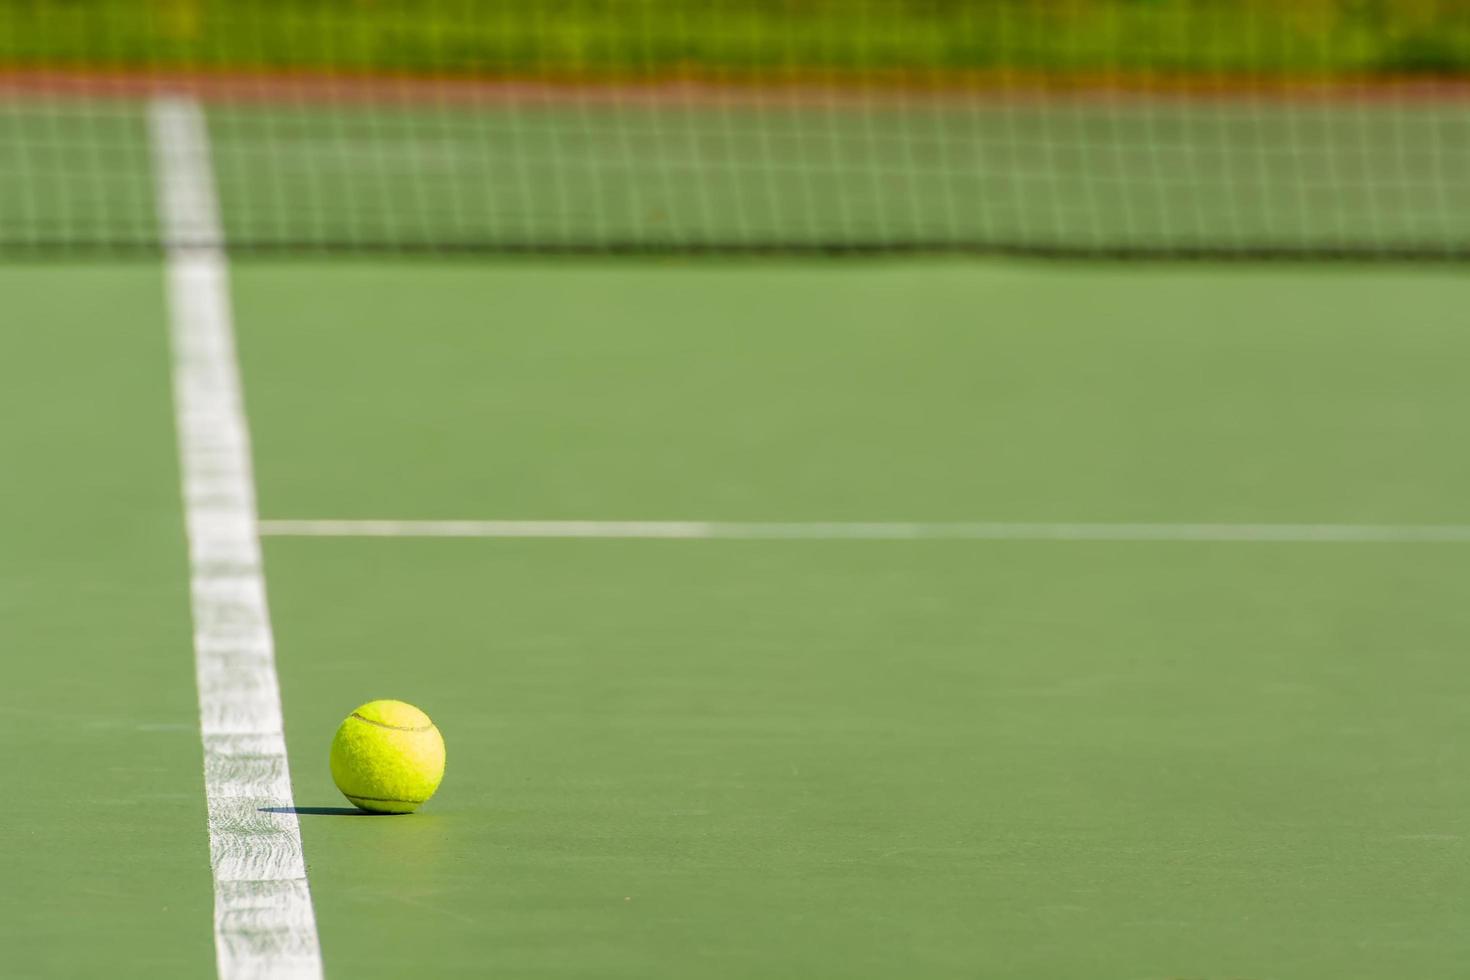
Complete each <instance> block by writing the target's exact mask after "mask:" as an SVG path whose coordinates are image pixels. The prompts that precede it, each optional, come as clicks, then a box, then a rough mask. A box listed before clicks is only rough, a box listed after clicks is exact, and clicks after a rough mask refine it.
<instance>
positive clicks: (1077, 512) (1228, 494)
mask: <svg viewBox="0 0 1470 980" xmlns="http://www.w3.org/2000/svg"><path fill="white" fill-rule="evenodd" d="M232 272H233V275H234V286H233V300H234V306H235V310H236V315H237V331H238V334H239V341H240V347H241V357H242V367H243V377H244V382H245V389H246V399H247V407H248V412H249V418H250V422H251V425H252V429H253V435H254V440H255V464H256V470H257V474H256V475H257V480H258V486H259V491H260V509H261V514H262V516H264V517H267V518H277V519H332V518H340V519H368V518H393V519H454V518H464V519H527V520H530V519H550V520H574V519H587V520H619V519H623V520H639V519H646V520H685V519H692V520H731V521H737V520H790V521H817V520H915V521H957V520H996V521H1096V522H1113V521H1141V522H1189V521H1216V522H1241V523H1256V522H1265V523H1274V522H1288V523H1295V522H1339V523H1357V522H1362V523H1391V524H1418V523H1430V524H1440V523H1447V524H1463V523H1467V522H1470V509H1467V507H1466V504H1465V501H1466V500H1467V499H1470V466H1467V464H1466V463H1465V461H1464V459H1463V454H1462V453H1458V452H1457V451H1456V447H1457V446H1459V445H1460V444H1462V443H1463V442H1464V432H1463V431H1462V430H1463V422H1462V420H1463V419H1464V418H1466V417H1467V411H1470V404H1467V401H1470V395H1467V394H1466V391H1465V389H1464V386H1463V384H1462V383H1461V378H1460V375H1461V373H1462V372H1460V371H1459V370H1458V367H1457V365H1458V364H1460V363H1463V362H1464V359H1465V357H1466V356H1467V355H1470V338H1467V336H1466V335H1465V334H1464V332H1463V331H1462V330H1461V329H1460V327H1459V321H1460V319H1461V318H1462V317H1461V311H1462V310H1463V309H1464V308H1465V304H1466V302H1467V300H1470V281H1467V280H1466V279H1465V278H1464V276H1463V275H1462V274H1460V273H1459V272H1457V271H1454V270H1443V271H1430V272H1423V271H1409V270H1391V269H1357V268H1351V267H1331V268H1316V267H1296V268H1293V269H1289V270H1283V269H1279V268H1269V267H1252V266H1234V267H1230V268H1202V267H1196V268H1179V267H1158V268H1148V267H1137V266H1131V267H1095V266H1077V265H1028V264H1012V263H934V262H921V263H867V264H839V265H834V264H820V263H785V264H775V263H733V264H714V263H673V262H661V263H638V262H614V263H601V264H598V263H572V264H543V263H533V262H503V263H485V262H475V263H469V262H467V263H463V264H448V265H444V264H437V265H436V264H430V263H426V262H415V261H402V262H376V263H369V262H357V261H314V262H305V263H302V262H295V263H289V264H273V263H262V262H256V261H245V262H237V263H235V264H234V266H233V269H232ZM0 294H3V295H4V296H6V298H7V317H8V318H9V320H10V321H11V322H12V324H13V325H14V328H13V329H10V330H6V331H0V403H3V407H4V409H5V417H6V418H8V419H9V420H10V422H9V424H7V425H5V426H3V427H0V438H3V451H4V456H5V460H6V465H5V466H4V467H3V469H0V480H3V483H0V486H3V489H4V492H5V497H6V499H8V500H10V501H12V502H13V508H14V509H13V514H14V516H15V519H14V520H13V521H12V525H13V527H14V533H13V535H12V536H11V538H10V544H9V545H8V546H7V547H6V548H4V549H0V594H3V595H4V597H5V608H6V617H5V620H6V622H7V624H8V630H7V634H6V641H7V645H8V646H9V647H10V649H11V650H12V651H13V653H14V656H12V657H11V659H10V661H9V662H10V663H11V665H12V678H11V683H9V684H7V685H6V686H5V689H4V690H3V691H0V713H3V715H4V717H5V718H6V720H7V722H8V724H7V731H9V732H10V735H9V736H8V738H7V747H6V749H5V750H4V758H5V760H6V763H7V768H8V769H9V770H10V771H11V772H12V773H14V774H15V775H14V780H15V783H16V785H17V786H18V787H19V789H18V790H17V793H18V795H19V796H21V797H23V800H18V801H17V805H16V806H15V807H13V808H12V811H11V826H12V836H13V838H14V841H13V846H12V847H10V848H8V849H7V853H8V854H9V860H8V863H7V868H8V878H7V881H8V883H9V884H10V887H8V888H6V889H5V890H4V892H3V894H0V946H3V947H4V948H6V949H7V951H8V952H7V956H8V957H10V962H11V965H12V968H13V969H14V971H15V972H16V973H17V975H21V976H75V975H79V974H94V973H100V972H104V971H107V972H110V973H112V974H113V975H117V976H140V977H141V976H198V975H201V974H204V973H207V972H208V971H209V969H210V968H211V965H212V961H213V960H212V957H213V951H212V949H211V944H210V919H209V903H210V869H209V863H208V850H207V840H208V837H207V832H206V815H205V811H204V795H203V793H204V789H203V780H202V777H201V773H200V755H199V735H198V729H197V724H198V722H197V700H196V694H195V691H194V685H193V660H192V654H191V650H190V640H189V624H188V593H187V582H186V572H187V563H186V554H185V550H184V541H183V533H182V512H181V505H180V502H179V492H178V484H177V481H178V464H177V462H176V459H175V447H174V444H173V419H172V408H171V406H170V401H169V379H168V370H169V364H168V350H167V343H166V338H167V329H166V323H167V314H166V311H165V308H164V280H163V274H162V271H161V269H160V268H159V267H157V266H156V265H154V264H151V263H142V262H140V263H132V264H127V263H120V264H94V265H83V264H76V263H73V264H67V265H59V266H38V265H12V266H8V267H4V268H0ZM265 557H266V571H267V578H268V582H269V587H270V595H271V605H272V612H273V619H274V624H275V630H276V636H277V641H278V645H279V651H278V656H277V664H278V669H279V672H280V678H281V690H282V697H283V701H284V706H285V712H286V733H287V736H288V740H289V749H290V761H291V766H292V772H293V777H294V792H295V801H296V804H297V805H298V806H299V807H301V808H302V810H303V812H302V814H301V824H302V832H303V836H304V844H305V849H306V857H307V863H308V867H309V871H310V875H311V883H312V889H313V896H314V899H315V906H316V915H317V919H318V924H319V928H320V937H321V945H322V954H323V959H324V962H325V964H326V968H327V972H328V975H332V976H347V975H353V976H363V977H372V976H384V977H387V976H400V975H402V974H403V973H404V972H406V971H409V970H419V971H423V970H428V971H429V972H432V973H434V974H435V975H463V976H471V975H476V976H478V975H483V974H484V973H485V972H495V973H502V974H505V975H510V976H527V977H546V978H553V977H555V978H564V977H590V976H620V977H630V978H632V977H658V976H669V977H673V976H688V975H690V974H698V975H705V976H728V977H732V978H734V977H748V976H751V975H770V974H772V973H789V974H792V975H798V974H799V975H806V976H823V975H825V976H848V977H851V976H868V977H875V978H876V977H891V976H893V975H894V974H895V973H900V972H909V973H914V974H917V975H925V976H955V977H959V976H977V975H978V976H994V977H1002V976H1003V977H1010V978H1037V980H1041V978H1057V977H1076V978H1083V977H1089V978H1091V977H1099V976H1120V977H1137V978H1149V980H1155V978H1156V980H1166V978H1176V977H1191V978H1193V977H1201V978H1237V977H1244V978H1249V980H1267V978H1281V980H1328V978H1331V980H1343V978H1362V980H1368V978H1381V977H1384V976H1445V975H1449V974H1452V973H1453V972H1454V971H1455V970H1456V969H1458V964H1460V963H1463V962H1464V960H1465V958H1466V956H1467V955H1470V949H1467V948H1466V947H1467V943H1466V940H1465V934H1464V930H1463V929H1461V928H1460V923H1462V922H1463V920H1464V915H1465V912H1466V907H1467V902H1470V892H1467V890H1466V888H1465V886H1464V884H1463V882H1462V881H1461V878H1462V877H1463V876H1461V875H1459V874H1457V872H1456V869H1457V868H1458V866H1459V864H1460V860H1461V855H1460V852H1461V850H1462V849H1463V847H1464V842H1465V839H1466V835H1467V834H1470V825H1467V818H1466V816H1465V815H1466V813H1470V789H1467V785H1470V784H1467V783H1466V781H1465V780H1464V779H1463V778H1461V777H1462V773H1463V770H1464V768H1465V764H1466V759H1465V752H1464V750H1463V743H1464V741H1465V739H1464V720H1463V711H1462V710H1461V706H1462V705H1463V703H1464V700H1465V697H1466V694H1467V687H1470V677H1467V675H1466V673H1465V671H1464V670H1463V666H1462V665H1463V662H1464V656H1463V654H1464V647H1465V637H1466V634H1467V632H1470V614H1467V613H1466V612H1465V609H1466V605H1465V603H1464V601H1463V593H1464V587H1463V583H1464V580H1465V576H1466V575H1467V573H1470V550H1467V547H1466V546H1465V545H1461V544H1342V543H1295V544H1271V543H1259V542H1251V543H1220V542H1213V543H1210V542H1157V543H1101V542H977V541H698V540H696V541H631V542H628V541H599V540H589V541H505V540H485V539H475V540H453V539H450V540H432V541H416V540H360V539H349V540H333V539H294V538H293V539H285V538H268V539H267V541H266V553H265ZM377 696H396V697H402V698H406V699H408V700H411V701H415V702H417V703H420V704H421V705H423V706H424V707H425V708H426V709H427V710H429V711H430V712H431V714H433V716H434V718H435V720H436V721H437V722H438V723H439V724H440V726H441V728H442V729H443V731H444V732H445V734H446V738H447V740H448V745H449V769H448V776H447V778H446V781H445V784H444V788H443V790H442V791H441V793H440V795H439V796H438V797H436V798H435V800H434V801H433V802H432V803H431V804H430V805H429V806H428V807H427V808H426V809H425V811H424V812H423V813H422V814H419V815H416V816H413V817H410V818H405V819H378V818H361V817H355V816H348V815H344V814H342V813H340V812H338V811H339V809H340V808H341V807H343V806H344V801H342V800H341V798H340V797H339V796H338V795H337V793H336V791H335V790H334V789H333V788H332V786H331V783H330V779H329V776H328V773H327V768H326V751H327V746H328V742H329V739H330V736H331V733H332V731H333V730H334V729H335V726H336V724H337V723H338V721H340V718H341V716H342V715H344V714H345V713H346V712H347V711H349V710H350V709H351V708H352V707H353V706H354V705H355V704H357V703H358V702H360V701H363V700H366V699H368V698H371V697H377Z"/></svg>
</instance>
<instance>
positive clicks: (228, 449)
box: [150, 98, 322, 980]
mask: <svg viewBox="0 0 1470 980" xmlns="http://www.w3.org/2000/svg"><path fill="white" fill-rule="evenodd" d="M150 125H151V132H152V147H153V156H154V169H155V173H156V177H157V185H158V201H159V219H160V222H161V225H162V228H163V232H164V236H165V242H166V245H167V257H168V261H167V274H168V299H169V313H170V320H171V334H172V350H173V377H174V411H175V413H176V422H177V426H178V438H179V455H180V463H181V468H182V471H183V496H184V514H185V522H186V525H187V530H188V538H189V566H190V596H191V600H192V606H193V615H194V660H195V672H196V677H197V682H198V687H199V719H200V728H201V732H202V738H203V743H204V788H205V793H206V796H207V798H208V799H207V803H208V811H209V854H210V866H211V868H212V870H213V873H214V940H215V958H216V964H217V966H218V970H219V975H220V977H221V978H222V980H246V978H267V977H269V978H277V977H281V978H315V977H320V976H321V975H322V962H321V951H320V946H319V944H318V941H317V932H316V917H315V915H314V913H313V911H312V906H311V892H310V889H309V888H308V886H307V881H306V863H305V860H304V858H303V856H302V850H301V828H300V825H299V824H298V823H297V819H296V814H295V813H294V812H293V803H292V799H291V777H290V771H289V769H288V767H287V762H286V739H285V735H284V726H283V724H282V720H281V698H280V689H279V685H278V683H277V680H276V668H275V652H274V640H273V638H272V636H271V626H270V615H269V612H268V610H267V607H266V596H265V578H264V575H263V574H262V569H261V560H260V542H259V540H258V538H257V537H256V529H255V527H256V522H255V481H254V477H253V475H252V472H251V466H250V435H249V432H248V430H247V427H246V423H245V414H244V410H243V403H242V400H241V392H240V372H239V366H238V364H237V362H236V355H235V340H234V329H233V326H232V323H231V318H230V304H229V277H228V266H227V263H226V259H225V254H224V249H223V238H222V234H221V230H220V223H219V213H218V206H217V202H216V199H215V193H214V179H213V176H212V173H211V170H210V162H209V138H208V134H207V130H206V127H205V121H204V116H203V113H202V112H201V110H200V109H199V106H198V105H197V104H196V103H194V102H193V101H192V100H190V99H183V98H159V99H156V100H154V101H153V102H152V103H151V106H150Z"/></svg>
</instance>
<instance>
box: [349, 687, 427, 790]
mask: <svg viewBox="0 0 1470 980" xmlns="http://www.w3.org/2000/svg"><path fill="white" fill-rule="evenodd" d="M331 765H332V782H334V783H336V784H337V788H338V789H340V790H341V791H342V795H343V796H345V797H347V798H348V799H349V800H351V801H352V802H353V803H354V804H355V805H356V806H359V807H361V808H362V809H364V810H371V811H372V812H373V813H412V812H413V811H415V810H417V809H418V808H419V806H420V805H421V804H423V803H424V802H425V801H426V800H428V798H429V797H431V796H433V795H434V790H436V789H438V788H439V781H440V780H441V779H443V778H444V737H443V736H442V735H440V734H439V729H437V728H435V727H434V723H433V722H432V721H430V720H429V716H428V715H426V714H424V713H423V712H422V711H420V710H419V709H418V708H415V707H414V706H413V705H411V704H404V703H403V702H402V701H369V702H368V703H367V704H365V705H363V706H362V707H360V708H358V709H357V710H356V711H354V712H353V713H352V714H350V715H348V716H347V720H346V721H344V722H342V727H341V728H338V729H337V735H336V737H335V738H333V739H332V758H331Z"/></svg>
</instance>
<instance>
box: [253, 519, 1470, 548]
mask: <svg viewBox="0 0 1470 980" xmlns="http://www.w3.org/2000/svg"><path fill="white" fill-rule="evenodd" d="M258 527H259V532H260V533H261V534H262V535H270V536H274V537H302V538H349V537H359V538H664V539H679V540H702V539H731V540H739V539H744V540H762V541H783V540H808V541H844V540H850V541H859V540H862V541H918V540H959V541H1222V542H1251V541H1257V542H1271V541H1278V542H1287V543H1293V542H1294V543H1318V542H1324V543H1325V542H1345V543H1354V542H1358V543H1367V544H1371V543H1384V544H1415V543H1424V544H1433V543H1442V544H1452V543H1470V525H1467V524H1037V523H1004V522H994V523H983V522H979V523H977V522H953V523H943V522H909V523H904V522H885V521H869V522H841V521H826V522H820V521H819V522H774V523H773V522H739V521H315V520H305V521H283V520H269V521H261V522H260V523H259V525H258Z"/></svg>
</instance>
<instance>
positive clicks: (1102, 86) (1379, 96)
mask: <svg viewBox="0 0 1470 980" xmlns="http://www.w3.org/2000/svg"><path fill="white" fill-rule="evenodd" d="M164 94H171V95H191V96H194V97H196V98H199V99H201V100H203V101H207V102H267V103H282V102H298V103H303V102H304V103H311V102H321V103H344V102H347V103H351V102H361V103H373V104H392V103H403V104H408V105H424V104H429V103H440V104H467V105H487V104H488V105H497V104H499V105H536V104H543V105H561V104H567V105H570V104H576V105H614V106H629V105H632V106H639V105H642V106H661V105H665V106H695V107H697V106H700V105H708V106H727V107H738V106H742V105H744V106H751V107H761V106H764V107H769V106H788V107H792V108H802V107H808V108H815V107H824V106H885V105H887V106H894V107H898V106H904V105H912V104H915V103H919V104H945V103H971V104H973V103H983V102H987V101H995V102H1002V101H1003V102H1021V101H1028V100H1031V101H1037V102H1070V101H1090V100H1098V101H1163V100H1181V101H1190V102H1200V101H1273V100H1274V101H1283V102H1298V101H1310V102H1326V103H1332V102H1344V103H1349V102H1351V103H1364V102H1385V103H1395V102H1397V103H1414V102H1418V103H1443V102H1457V103H1458V102H1470V76H1437V77H1426V76H1420V75H1362V76H1340V75H1337V76H1309V75H1247V74H1174V75H1170V74H1148V73H1128V74H1121V73H1114V74H1106V73H1104V74H1078V73H1072V74H1045V73H1023V72H970V73H931V74H922V73H885V74H880V73H867V74H863V73H839V72H829V73H820V72H800V73H791V74H789V75H787V76H784V77H783V78H782V79H781V80H780V81H776V82H772V81H771V80H770V76H763V77H757V76H739V75H735V74H723V75H722V74H720V73H717V72H706V73H703V74H700V75H682V76H677V75H676V76H669V77H656V78H648V79H637V80H632V79H628V78H626V77H607V78H589V77H548V78H530V77H525V76H506V77H495V78H491V77H480V78H466V77H463V76H441V77H435V76H426V75H385V74H352V73H328V72H321V71H302V72H291V71H261V72H257V71H173V70H169V71H144V70H135V69H117V70H92V69H86V70H78V69H36V68H19V69H17V68H10V69H4V68H0V98H7V97H9V98H23V97H35V96H48V97H56V98H67V97H71V98H109V97H115V98H146V97H149V96H154V95H164Z"/></svg>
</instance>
